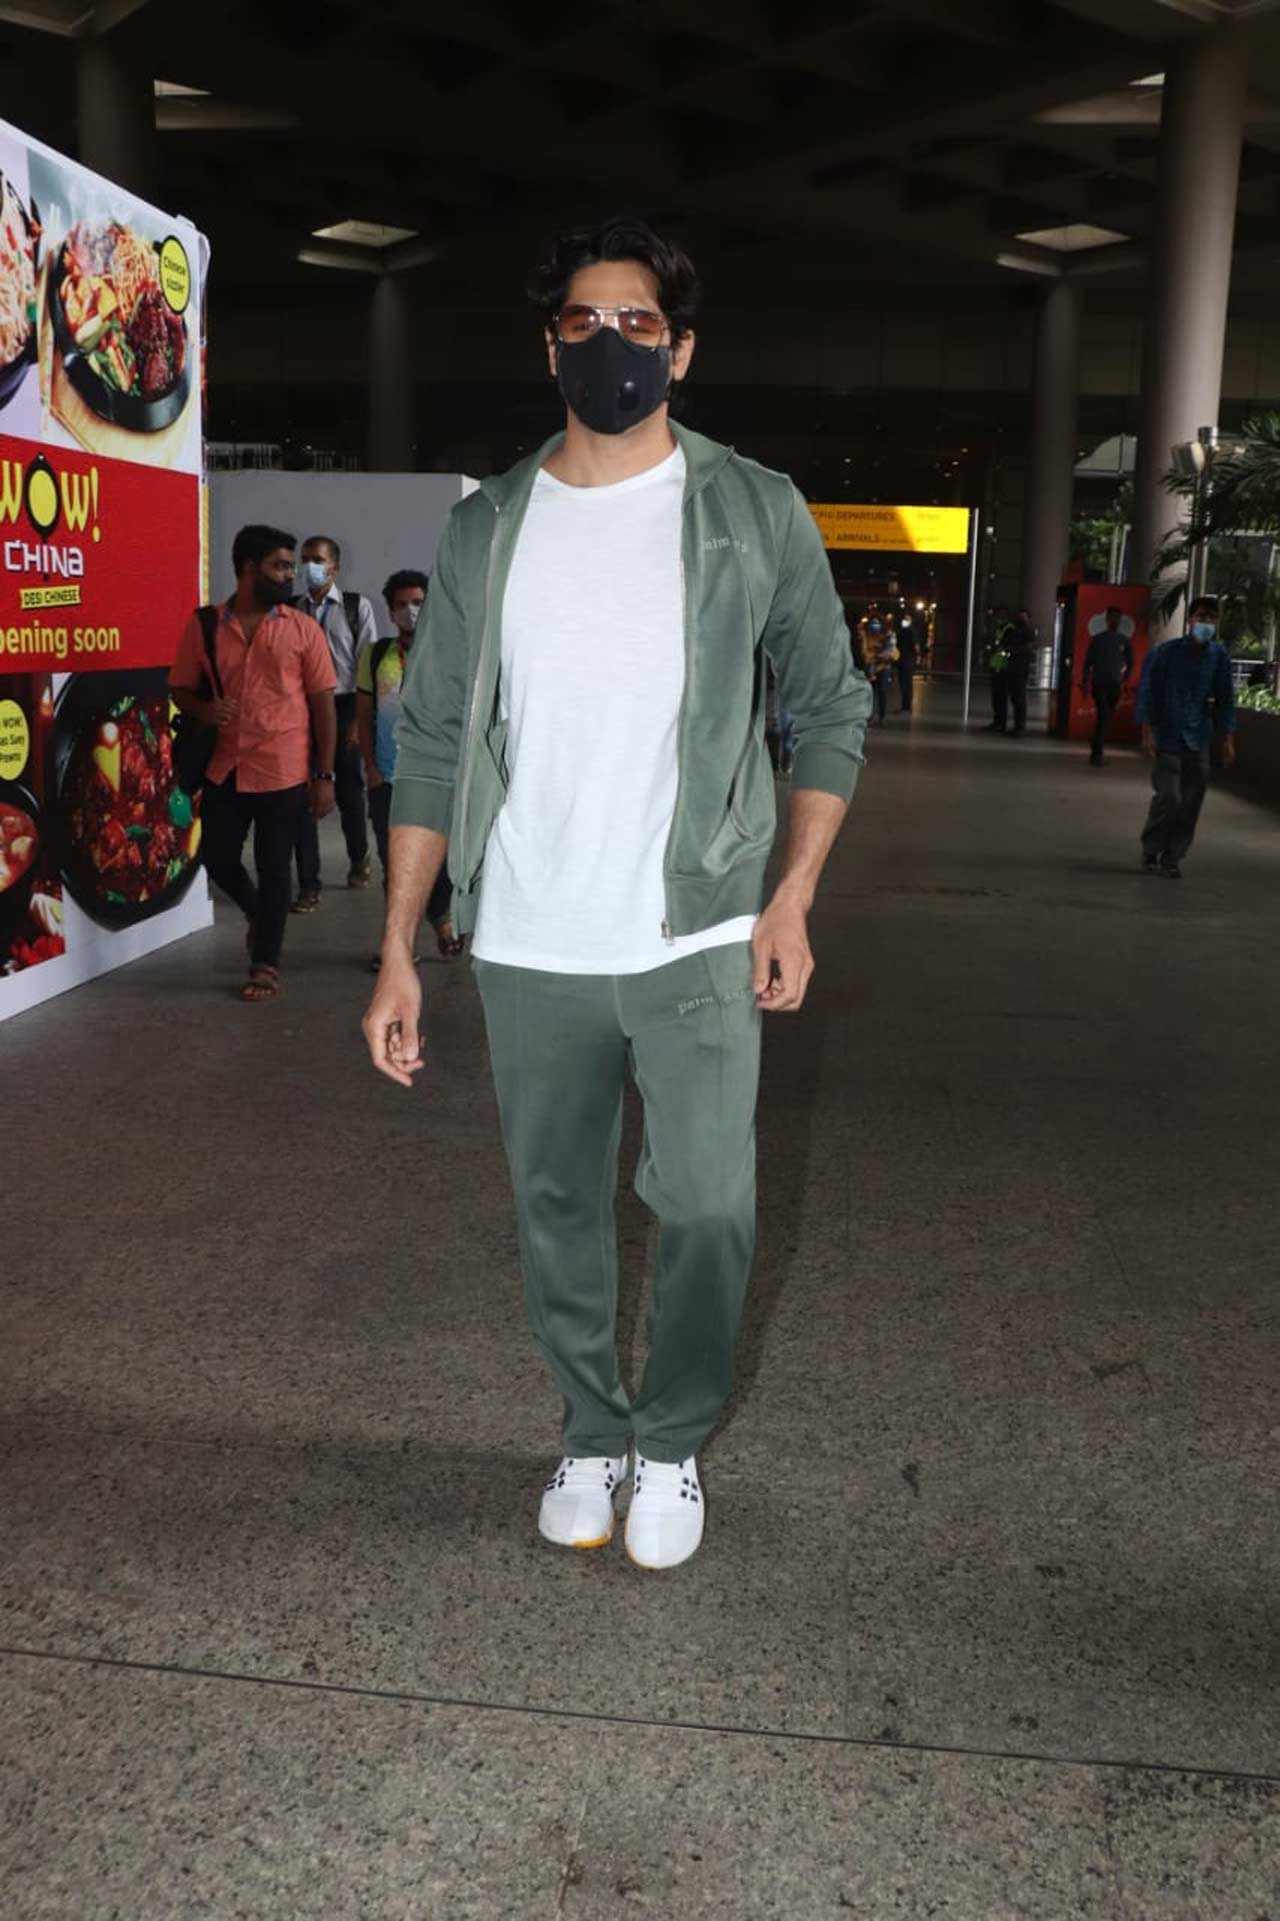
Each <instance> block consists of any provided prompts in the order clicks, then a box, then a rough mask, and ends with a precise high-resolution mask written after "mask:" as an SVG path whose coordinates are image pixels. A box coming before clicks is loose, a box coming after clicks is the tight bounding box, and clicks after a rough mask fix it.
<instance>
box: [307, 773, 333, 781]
mask: <svg viewBox="0 0 1280 1921" xmlns="http://www.w3.org/2000/svg"><path fill="white" fill-rule="evenodd" d="M311 778H312V780H333V778H334V776H333V775H332V774H320V773H315V774H312V776H311Z"/></svg>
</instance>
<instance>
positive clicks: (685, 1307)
mask: <svg viewBox="0 0 1280 1921" xmlns="http://www.w3.org/2000/svg"><path fill="white" fill-rule="evenodd" d="M751 968H752V962H751V950H750V947H749V946H747V945H745V944H742V945H735V946H732V947H718V948H708V949H707V950H705V951H704V952H702V953H699V954H692V955H689V956H687V957H685V958H683V959H680V960H677V961H673V962H671V964H670V965H669V966H666V967H657V968H654V969H652V970H651V971H650V972H648V973H644V974H620V975H608V974H549V973H540V972H536V971H534V970H532V969H528V968H522V967H506V966H501V965H499V964H498V963H496V962H490V961H480V960H478V961H476V963H475V973H476V979H477V982H478V984H479V987H480V994H481V998H482V1000H483V1002H484V1011H485V1020H486V1024H487V1026H488V1031H489V1050H490V1054H491V1056H492V1059H493V1072H494V1080H495V1082H496V1085H497V1090H498V1105H499V1109H500V1111H501V1115H502V1133H503V1140H504V1142H505V1145H506V1150H507V1160H508V1163H509V1165H510V1168H511V1178H512V1182H513V1184H514V1187H515V1195H516V1209H517V1214H518V1217H519V1224H520V1243H521V1254H522V1260H523V1266H524V1281H525V1299H526V1303H527V1306H528V1311H529V1322H530V1326H531V1328H532V1331H533V1337H534V1340H535V1341H536V1342H537V1344H538V1346H539V1348H540V1349H541V1351H542V1353H543V1355H544V1356H545V1357H546V1360H547V1362H548V1363H549V1365H550V1368H551V1371H552V1374H553V1375H554V1377H555V1379H556V1382H557V1384H558V1386H559V1388H560V1390H561V1392H562V1394H563V1395H564V1399H565V1417H564V1449H565V1453H566V1454H570V1455H575V1456H579V1457H581V1456H584V1455H593V1454H621V1453H622V1452H623V1451H624V1448H625V1444H626V1441H627V1439H628V1437H629V1436H634V1437H635V1441H636V1444H637V1447H638V1448H639V1450H640V1452H641V1453H643V1454H645V1455H647V1456H648V1458H649V1459H650V1460H654V1461H680V1460H683V1459H684V1458H685V1456H686V1455H689V1454H692V1453H694V1452H695V1451H696V1450H697V1448H698V1447H699V1446H700V1445H701V1444H702V1442H703V1440H704V1439H705V1438H706V1436H707V1434H708V1433H709V1431H710V1430H711V1428H712V1427H713V1426H714V1424H715V1421H716V1418H717V1416H718V1415H719V1413H720V1410H721V1408H722V1407H723V1405H724V1403H725V1401H726V1399H727V1398H728V1395H729V1390H730V1387H731V1385H732V1381H733V1350H734V1343H735V1340H736V1337H737V1331H738V1322H739V1319H740V1317H741V1313H742V1303H743V1298H744V1296H745V1294H746V1287H747V1277H748V1274H749V1272H750V1268H751V1257H752V1254H753V1252H754V1248H755V1106H756V1089H757V1085H758V1081H759V1071H760V1013H759V1010H758V1008H757V1007H756V1004H755V998H754V996H753V994H752V992H751ZM628 1069H629V1070H630V1071H631V1073H632V1074H633V1075H634V1077H635V1081H636V1085H637V1087H638V1088H639V1090H640V1095H641V1098H642V1100H643V1102H644V1146H643V1149H642V1152H641V1156H640V1165H639V1169H638V1172H637V1176H636V1188H637V1191H638V1193H639V1194H640V1196H641V1198H642V1200H644V1202H645V1203H646V1205H647V1206H648V1207H649V1208H650V1209H651V1210H652V1212H653V1213H654V1215H655V1216H656V1218H657V1222H658V1267H657V1274H656V1277H655V1283H654V1296H653V1309H652V1312H651V1314H650V1317H649V1358H648V1363H647V1365H646V1367H645V1371H644V1378H643V1381H642V1382H641V1385H640V1390H639V1393H638V1395H637V1396H636V1399H635V1401H634V1402H631V1401H629V1400H628V1398H627V1395H626V1392H625V1391H624V1389H623V1386H622V1381H621V1379H620V1377H619V1373H618V1357H617V1348H616V1335H615V1320H616V1311H617V1295H618V1243H617V1228H616V1223H615V1218H614V1200H615V1195H616V1192H617V1184H618V1144H619V1140H620V1137H621V1132H622V1094H623V1086H624V1083H625V1080H626V1075H627V1072H628Z"/></svg>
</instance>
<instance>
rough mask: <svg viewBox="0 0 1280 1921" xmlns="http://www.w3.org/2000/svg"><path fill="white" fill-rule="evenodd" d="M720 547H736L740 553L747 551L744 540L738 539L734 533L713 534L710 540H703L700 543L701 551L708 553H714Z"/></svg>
mask: <svg viewBox="0 0 1280 1921" xmlns="http://www.w3.org/2000/svg"><path fill="white" fill-rule="evenodd" d="M722 547H736V548H737V550H738V552H739V553H740V554H745V553H746V551H747V543H746V541H745V540H739V539H738V538H737V536H736V535H734V534H715V535H713V536H712V538H711V539H710V540H704V541H703V543H702V549H703V552H704V553H708V554H711V553H715V552H716V551H717V550H718V549H719V548H722Z"/></svg>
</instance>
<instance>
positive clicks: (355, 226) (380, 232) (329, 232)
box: [311, 220, 418, 249]
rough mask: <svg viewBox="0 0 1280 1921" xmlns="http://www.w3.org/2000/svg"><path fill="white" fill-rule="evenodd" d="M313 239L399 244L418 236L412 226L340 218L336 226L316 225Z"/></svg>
mask: <svg viewBox="0 0 1280 1921" xmlns="http://www.w3.org/2000/svg"><path fill="white" fill-rule="evenodd" d="M311 238H312V239H313V240H334V241H336V242H337V243H338V244H339V245H340V246H344V247H372V248H375V249H381V248H383V247H395V246H398V245H399V243H400V242H401V241H402V240H416V239H417V238H418V236H417V234H416V232H415V231H414V229H413V228H412V227H385V226H383V225H382V224H381V222H380V221H377V220H339V222H338V223H337V225H336V226H334V227H316V228H315V229H314V231H313V232H312V235H311Z"/></svg>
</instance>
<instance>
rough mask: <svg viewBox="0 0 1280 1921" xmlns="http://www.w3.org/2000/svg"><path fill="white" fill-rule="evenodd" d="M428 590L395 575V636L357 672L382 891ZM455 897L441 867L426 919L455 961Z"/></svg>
mask: <svg viewBox="0 0 1280 1921" xmlns="http://www.w3.org/2000/svg"><path fill="white" fill-rule="evenodd" d="M427 586H428V583H427V576H426V575H425V574H423V573H419V572H417V571H416V569H414V568H412V567H403V568H401V570H400V571H399V573H395V574H392V575H391V578H390V579H389V580H388V581H387V584H386V586H385V587H384V588H383V590H382V596H383V599H384V600H385V601H386V603H387V612H388V613H389V614H390V616H391V621H392V625H393V626H394V628H395V632H394V634H392V635H391V636H390V637H389V638H387V639H385V640H377V641H375V642H374V644H373V646H372V647H366V648H365V649H364V651H363V653H362V654H361V655H360V660H359V663H358V665H357V667H356V734H357V737H358V739H359V742H360V753H361V757H362V759H363V761H364V778H365V785H366V787H367V788H368V790H369V821H370V824H371V826H372V827H373V836H374V839H375V840H376V842H377V844H378V858H379V859H380V860H381V862H382V884H383V886H384V887H385V886H386V885H387V880H388V877H389V875H390V872H391V857H390V853H389V851H388V838H389V833H390V827H391V797H392V793H393V791H394V787H395V778H396V722H397V721H398V720H399V718H400V693H401V689H402V687H403V685H404V673H405V666H406V664H407V662H408V659H409V651H410V649H411V648H412V646H413V639H414V635H415V633H416V632H417V630H418V626H419V623H420V622H421V620H422V609H423V606H424V605H425V603H426V598H427ZM452 898H453V889H452V887H451V886H450V884H449V874H448V870H447V869H446V868H442V869H441V871H440V878H439V880H437V882H436V884H435V886H434V887H433V888H432V890H431V898H430V900H429V901H428V902H427V919H428V920H429V921H430V922H431V925H432V927H433V928H434V929H435V936H436V945H437V947H438V948H439V951H440V954H441V957H442V958H443V959H445V960H456V959H457V957H458V955H459V954H461V952H462V948H463V943H462V942H461V941H460V940H458V939H457V938H456V936H455V935H454V931H453V927H452V924H451V923H450V920H449V903H450V901H451V900H452ZM416 958H417V956H416V955H415V959H416ZM381 965H382V961H381V957H379V958H378V959H377V960H376V961H375V962H374V967H375V969H377V968H378V967H380V966H381Z"/></svg>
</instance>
